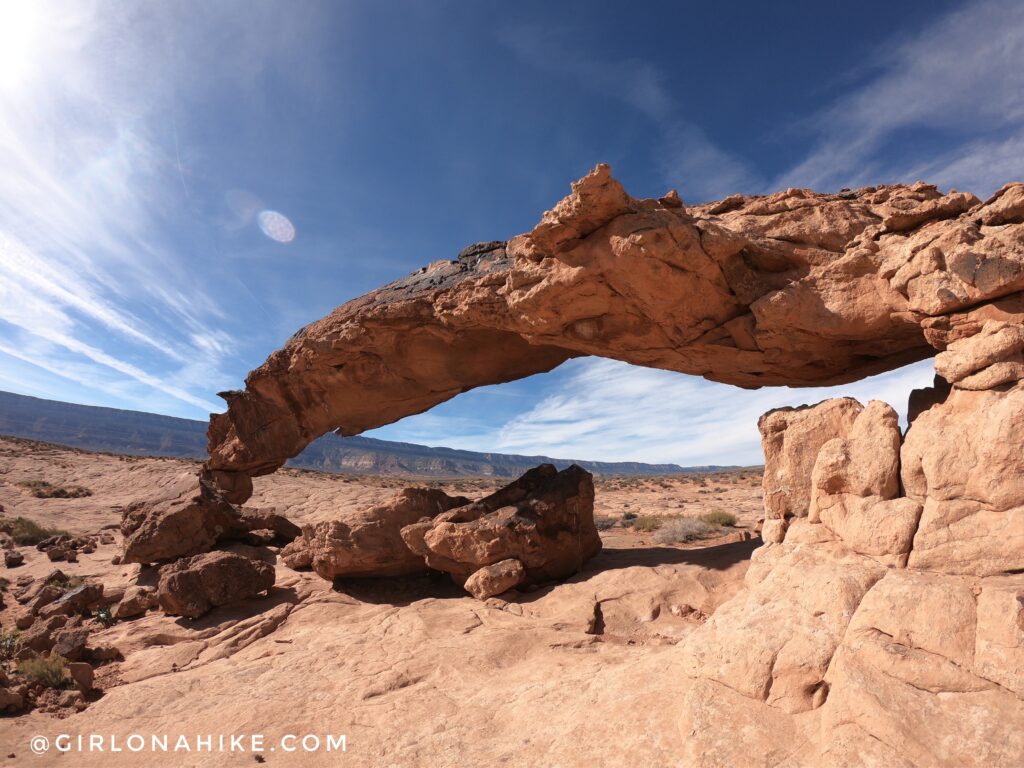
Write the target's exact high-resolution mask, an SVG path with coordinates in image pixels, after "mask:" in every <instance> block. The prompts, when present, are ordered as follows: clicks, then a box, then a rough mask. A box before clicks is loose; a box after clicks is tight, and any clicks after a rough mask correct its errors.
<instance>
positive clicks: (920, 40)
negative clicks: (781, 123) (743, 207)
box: [772, 0, 1024, 196]
mask: <svg viewBox="0 0 1024 768" xmlns="http://www.w3.org/2000/svg"><path fill="white" fill-rule="evenodd" d="M887 46H891V47H888V48H886V49H884V50H880V51H879V53H878V55H879V58H880V62H879V65H880V72H879V74H878V75H877V76H875V77H874V78H873V79H871V80H869V81H868V82H867V83H866V84H865V85H863V86H861V87H859V88H856V89H854V90H853V91H851V92H850V93H848V94H846V95H843V96H841V97H840V98H838V99H837V100H836V101H835V102H834V103H833V104H831V105H830V106H829V107H828V108H827V109H825V110H824V111H823V112H822V113H821V114H820V115H818V116H817V118H816V119H814V120H813V121H812V122H811V126H812V129H813V130H814V132H815V133H816V134H817V140H816V143H815V146H814V149H813V150H812V151H811V152H810V153H809V155H808V156H807V157H806V158H805V159H804V160H803V161H802V162H801V163H799V164H798V165H796V166H795V167H794V168H791V169H789V170H788V171H786V172H785V173H784V174H782V176H781V178H780V179H779V180H777V181H776V182H774V183H773V184H772V186H773V187H775V188H785V187H789V186H809V187H815V188H824V189H829V188H836V187H839V186H856V185H859V184H868V183H875V184H877V183H879V181H880V180H883V179H890V180H903V181H914V180H915V179H914V178H913V176H914V174H915V173H916V172H917V171H918V170H928V169H929V168H930V169H931V170H933V171H935V172H937V173H938V174H939V176H940V177H941V180H942V181H944V182H948V183H951V184H956V185H959V186H962V187H963V186H965V185H971V186H973V187H974V190H973V191H975V192H977V193H978V194H980V195H983V196H984V195H986V194H988V193H990V192H991V191H993V190H994V189H995V188H997V187H998V186H1000V185H1001V184H1002V183H1003V182H1005V181H1007V180H1009V179H1008V177H1007V174H1008V173H1011V172H1012V169H1008V168H1005V167H1000V166H998V165H996V164H994V163H993V162H992V158H991V157H990V156H988V155H986V154H985V150H986V149H992V148H993V146H996V147H998V141H999V140H1002V141H1006V140H1007V136H1006V135H1002V134H1006V133H1007V132H1008V133H1009V134H1010V138H1009V141H1010V144H1008V145H1005V146H1004V150H1006V149H1008V148H1010V147H1013V146H1019V142H1020V141H1021V140H1024V125H1022V121H1024V4H1021V3H1020V2H1018V1H1017V0H983V1H982V2H975V3H970V4H965V5H964V6H963V7H961V8H960V9H958V10H956V11H954V12H952V13H950V14H948V15H946V16H943V17H940V18H939V19H937V20H936V21H933V22H932V23H930V24H928V25H927V26H926V27H925V28H924V29H923V30H922V31H921V32H920V33H919V34H918V35H916V36H914V37H913V38H911V39H909V40H906V41H905V42H903V43H901V44H895V45H893V44H892V43H891V42H890V43H887ZM915 133H916V134H917V135H919V136H921V137H922V138H923V139H924V140H928V139H930V138H934V137H935V136H936V135H940V136H941V137H944V138H945V142H946V143H948V141H949V140H950V138H952V140H953V142H954V143H955V141H956V137H957V136H960V137H963V138H962V139H961V140H962V141H963V142H964V143H965V144H970V143H971V141H972V140H974V139H977V138H978V137H979V135H982V136H987V137H988V138H989V140H992V141H996V142H997V143H996V144H994V145H992V146H985V145H984V144H975V148H976V149H977V150H979V151H978V152H977V153H976V155H975V156H974V157H973V158H966V157H965V158H960V160H959V161H954V162H950V163H946V164H945V168H944V169H942V166H943V165H944V163H943V161H942V159H940V158H937V159H936V160H935V161H934V162H933V163H932V164H931V165H930V166H929V165H925V166H923V167H920V168H919V166H918V163H919V161H914V162H913V163H901V162H899V161H896V162H895V163H894V162H891V161H885V160H883V159H882V158H881V157H880V156H879V155H880V152H881V151H882V150H883V148H884V145H885V143H886V142H887V141H890V140H892V139H893V138H894V137H897V135H898V134H903V138H904V140H905V137H906V136H908V135H914V134H915ZM1015 166H1016V167H1017V168H1018V169H1019V168H1020V163H1019V161H1018V162H1016V163H1015Z"/></svg>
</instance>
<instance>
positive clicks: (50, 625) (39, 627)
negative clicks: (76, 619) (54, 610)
mask: <svg viewBox="0 0 1024 768" xmlns="http://www.w3.org/2000/svg"><path fill="white" fill-rule="evenodd" d="M67 623H68V617H67V616H50V617H48V618H45V619H39V620H38V621H36V622H34V623H33V624H32V626H31V627H30V628H29V629H28V631H26V632H25V633H24V634H22V636H21V646H22V647H23V648H25V649H28V650H29V651H35V652H36V653H42V652H43V651H48V650H50V649H51V648H52V647H53V643H54V637H53V635H54V633H55V632H57V631H58V630H60V629H62V628H63V627H65V626H67Z"/></svg>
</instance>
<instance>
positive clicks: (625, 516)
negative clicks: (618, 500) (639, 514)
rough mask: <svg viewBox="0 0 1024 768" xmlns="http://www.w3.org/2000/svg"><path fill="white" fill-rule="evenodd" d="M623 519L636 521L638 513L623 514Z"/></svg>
mask: <svg viewBox="0 0 1024 768" xmlns="http://www.w3.org/2000/svg"><path fill="white" fill-rule="evenodd" d="M622 519H623V520H636V512H623V513H622Z"/></svg>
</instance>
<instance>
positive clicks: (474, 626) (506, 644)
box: [0, 439, 762, 768]
mask: <svg viewBox="0 0 1024 768" xmlns="http://www.w3.org/2000/svg"><path fill="white" fill-rule="evenodd" d="M195 466H196V465H195V464H194V463H191V462H185V461H178V460H162V459H140V458H123V457H118V456H112V455H106V454H91V453H86V452H82V451H75V450H68V449H62V448H58V447H54V446H47V445H44V444H38V443H29V442H27V441H16V440H10V439H0V504H2V505H3V506H4V507H5V512H4V514H5V515H6V516H8V517H13V516H16V515H23V516H26V517H31V518H33V519H35V520H36V521H37V522H40V523H42V524H46V525H50V526H59V527H62V528H67V529H70V530H73V531H75V532H78V533H86V532H91V531H96V530H98V529H100V528H102V527H104V526H116V525H117V524H118V523H119V522H120V507H121V506H124V505H125V504H127V503H129V502H131V501H135V500H138V498H139V496H140V494H144V493H145V490H144V489H145V488H147V487H150V488H151V487H153V486H155V485H156V484H158V483H159V482H160V481H161V480H165V479H166V478H167V477H173V476H174V475H177V474H179V473H181V472H182V471H184V470H189V469H194V468H195ZM43 478H45V479H47V480H48V481H49V482H50V483H51V484H53V485H55V486H68V485H76V484H77V485H82V486H84V487H86V488H88V489H89V490H90V491H92V495H91V496H88V497H85V498H81V499H37V498H34V497H32V496H31V495H30V494H29V493H28V492H27V491H26V489H25V488H23V487H22V486H19V485H18V483H19V482H21V481H24V480H35V479H43ZM410 482H411V481H407V480H400V479H399V480H396V479H391V478H387V479H384V478H364V477H360V478H349V477H339V476H331V475H321V474H317V473H311V472H297V471H292V470H283V471H281V472H278V473H276V474H274V475H272V476H268V477H264V478H259V479H258V480H257V482H256V493H255V494H254V497H253V499H252V501H251V502H250V504H251V505H252V506H259V507H262V506H277V507H278V508H287V509H288V510H289V514H290V516H291V517H292V519H293V520H294V521H295V522H297V523H300V524H304V523H312V522H318V521H324V520H329V519H332V516H335V515H336V513H337V510H338V509H339V508H343V507H349V506H354V507H355V506H358V507H363V506H372V505H373V504H376V503H379V502H380V501H382V500H383V499H386V498H387V497H388V496H390V495H391V494H393V493H394V492H395V491H396V490H397V489H398V488H400V487H405V486H406V485H409V484H410ZM501 484H503V481H498V480H491V479H487V480H458V481H455V482H453V483H450V484H446V485H445V486H444V487H445V490H446V491H447V492H449V493H461V494H467V495H470V496H472V497H478V496H481V495H484V494H486V493H488V492H490V491H493V490H494V489H495V488H496V487H497V486H498V485H501ZM596 486H597V497H598V504H597V517H598V519H602V518H606V517H607V518H611V517H614V518H615V519H616V520H617V522H616V525H615V526H614V527H612V528H610V529H607V530H604V531H602V538H603V541H604V549H603V550H602V552H601V553H600V554H599V555H597V556H596V557H595V558H593V559H592V560H590V561H588V562H587V563H586V565H585V566H584V570H583V572H582V573H580V574H578V575H577V576H575V577H572V578H571V579H569V580H568V581H567V582H566V583H564V584H559V585H550V586H543V587H541V588H540V589H536V590H534V591H530V592H525V593H511V594H508V595H503V596H502V597H501V598H491V599H490V600H487V601H484V602H481V601H478V600H476V599H474V598H472V597H470V596H469V595H467V594H466V593H465V592H464V591H463V590H461V589H460V588H458V587H457V586H456V585H455V584H454V583H453V582H452V581H451V580H450V579H448V578H447V577H446V576H443V575H433V576H414V577H404V578H397V579H383V580H340V581H339V582H337V587H336V588H335V587H332V585H331V583H330V582H327V581H325V580H323V579H321V578H319V577H318V576H316V574H314V573H310V572H305V573H299V572H295V571H293V570H291V569H289V568H286V567H284V566H283V565H282V564H280V563H278V566H277V583H276V585H275V587H274V588H273V589H272V590H271V592H270V594H269V595H268V596H267V597H265V598H261V599H254V600H248V601H245V602H243V603H239V604H236V605H233V606H224V607H221V608H216V609H214V610H213V611H211V612H210V613H208V614H206V615H205V616H204V617H202V618H201V619H198V620H196V621H190V620H185V619H181V618H177V617H173V616H167V615H164V614H163V613H162V612H160V611H158V610H150V611H148V612H147V613H145V614H144V615H143V616H141V617H139V618H135V619H129V620H124V621H121V622H119V623H117V624H115V625H114V626H113V627H111V628H110V629H107V630H102V629H97V630H96V631H94V632H93V633H92V635H91V636H90V643H92V644H97V645H111V646H115V647H117V648H118V649H119V650H120V651H121V653H122V655H123V660H118V661H115V662H113V663H108V664H103V665H100V666H98V667H97V670H96V684H97V686H98V687H99V688H100V689H102V690H103V694H102V696H97V695H96V694H93V698H95V699H96V700H95V701H92V702H91V703H90V704H89V706H88V708H87V709H85V710H84V711H83V712H81V713H77V714H70V710H68V711H64V712H63V715H65V716H66V717H65V719H59V720H58V719H56V718H55V717H54V716H52V715H47V714H43V713H40V712H34V713H31V714H29V715H27V716H21V717H4V718H0V752H2V753H3V754H4V755H6V754H8V753H14V754H16V755H17V758H16V759H14V762H13V764H16V765H22V764H24V765H63V764H64V763H67V762H68V761H69V760H72V761H74V762H75V764H76V765H85V766H90V765H96V766H105V768H109V766H111V765H115V764H116V765H121V764H124V765H209V766H214V765H224V764H231V765H251V764H255V762H254V759H253V756H252V755H251V754H236V755H234V756H232V755H192V756H187V757H186V758H185V759H184V760H183V759H182V758H181V756H180V755H179V756H165V757H163V758H161V757H160V756H153V755H151V754H144V755H139V756H133V755H131V754H128V753H124V754H121V755H118V756H116V757H112V756H110V755H99V754H96V755H92V756H89V755H85V756H82V757H78V756H65V757H62V758H59V757H57V756H56V755H55V754H53V753H51V754H49V755H46V756H35V755H32V754H31V753H30V751H29V749H28V739H29V738H30V737H31V736H34V735H37V734H42V735H48V736H53V735H55V734H58V733H79V732H82V733H92V732H100V733H104V734H119V735H121V737H122V738H125V737H127V735H129V734H130V733H133V732H139V731H144V732H146V733H149V732H151V731H157V732H162V731H168V732H170V733H174V734H177V733H189V734H191V733H211V732H212V733H220V732H224V733H239V732H258V733H266V734H267V735H268V737H270V736H277V735H280V734H284V733H319V734H327V733H332V734H342V733H343V734H345V735H347V736H348V752H347V753H346V754H345V755H344V756H341V757H339V756H337V755H327V754H312V755H295V756H288V755H284V754H280V753H278V754H270V753H269V752H268V753H267V754H266V755H265V758H266V760H267V764H268V765H300V764H301V765H325V766H326V765H339V764H347V765H355V766H388V765H395V766H418V765H423V766H427V765H430V766H435V765H436V766H445V765H451V766H455V765H467V764H476V765H500V764H507V765H524V764H527V763H529V764H535V763H536V762H537V761H538V760H540V761H541V762H543V763H544V764H546V765H557V766H563V765H564V766H575V765H581V766H582V765H591V766H593V765H621V764H624V763H625V762H633V761H634V760H636V761H640V763H641V764H648V765H668V764H672V762H673V760H674V758H673V757H672V754H673V751H674V750H676V749H678V735H677V734H678V725H677V720H678V712H677V709H678V707H677V706H676V704H675V703H674V702H677V701H678V700H679V699H680V697H682V696H683V694H684V692H685V685H684V682H683V680H682V679H681V678H679V676H677V675H673V674H667V671H668V670H669V669H670V668H671V666H672V665H674V664H676V663H677V662H675V661H673V660H672V657H671V656H670V654H672V653H673V651H674V650H675V649H676V646H677V644H678V643H679V642H680V640H681V639H683V638H685V637H686V636H687V635H689V634H690V633H692V632H693V631H694V629H695V628H697V627H699V626H701V624H702V622H704V621H705V620H706V618H707V616H709V615H710V614H712V613H713V612H714V611H715V609H716V608H717V607H718V606H719V605H720V604H721V603H722V602H723V601H725V600H726V599H728V598H729V597H730V596H732V595H733V594H735V592H736V591H737V590H738V589H739V587H740V585H741V583H742V578H743V574H744V572H745V571H746V569H747V566H748V562H749V557H750V553H751V551H752V549H753V548H754V546H755V544H756V543H757V540H756V538H754V539H753V540H746V541H743V540H740V541H736V539H740V538H741V537H743V536H751V535H752V534H753V529H754V528H755V527H756V524H757V520H758V518H759V517H760V516H761V514H762V513H761V509H760V473H759V472H755V471H749V470H745V471H737V472H731V473H722V474H719V475H715V476H709V477H705V476H695V477H683V478H611V479H607V480H602V479H600V478H599V479H597V482H596ZM140 489H141V490H140ZM298 499H301V500H302V503H301V504H300V503H297V500H298ZM725 509H729V510H732V511H733V512H734V513H736V514H737V516H738V517H739V520H738V522H737V528H736V530H735V531H734V532H729V533H726V534H725V535H724V536H720V537H718V538H713V539H709V540H705V541H699V542H694V543H691V544H686V545H666V544H659V543H657V542H655V541H654V538H653V537H654V533H653V532H650V531H636V530H633V529H631V528H623V527H622V513H623V512H629V513H631V514H638V515H639V516H662V517H666V518H671V517H672V516H675V515H678V514H680V513H681V512H685V514H687V515H699V514H703V513H705V512H708V511H712V510H716V511H722V510H725ZM730 530H731V529H730ZM114 533H116V531H114ZM119 539H120V537H119V536H118V541H119ZM228 549H229V550H231V551H235V552H240V553H244V554H248V555H256V556H259V557H264V558H266V557H268V553H267V552H266V551H261V550H259V549H256V548H254V547H249V546H246V545H244V544H233V545H231V546H229V547H228ZM19 551H21V552H24V553H25V556H26V560H25V564H24V565H23V566H20V567H18V568H14V569H9V570H6V571H3V570H2V569H0V571H2V573H0V575H4V576H6V577H8V578H11V579H12V580H13V579H14V578H15V577H17V576H20V575H23V574H30V575H33V576H35V577H36V578H41V577H44V576H45V575H46V574H47V573H49V572H50V571H51V570H52V569H53V568H54V567H55V566H59V567H60V568H61V570H63V571H64V572H65V573H66V574H68V575H69V576H90V577H94V578H95V579H98V580H100V581H102V582H103V584H104V586H105V588H106V591H107V592H108V593H112V592H113V593H116V592H117V591H118V590H121V589H124V588H125V587H126V586H127V585H129V584H130V583H136V582H137V583H139V584H142V585H155V583H156V578H155V573H154V569H148V570H146V571H143V569H142V568H141V567H140V566H139V565H135V564H132V565H126V566H121V565H113V564H111V562H110V560H111V558H112V557H113V556H115V555H116V554H118V553H119V552H120V547H119V543H115V544H111V545H100V546H99V547H98V549H97V550H96V552H94V553H91V554H83V555H80V557H79V560H78V562H76V563H64V562H60V563H51V562H50V561H49V560H48V559H47V557H46V556H45V555H43V554H42V553H40V552H38V551H36V550H35V548H33V547H21V548H19ZM6 602H7V605H8V607H7V608H6V609H4V610H3V611H0V626H2V628H3V629H7V628H9V627H8V625H9V624H11V623H12V618H11V617H12V614H13V613H14V612H15V611H16V610H18V609H16V608H14V607H13V606H14V605H16V604H15V603H14V601H13V600H11V599H10V596H9V595H8V596H7V599H6ZM9 762H10V761H9Z"/></svg>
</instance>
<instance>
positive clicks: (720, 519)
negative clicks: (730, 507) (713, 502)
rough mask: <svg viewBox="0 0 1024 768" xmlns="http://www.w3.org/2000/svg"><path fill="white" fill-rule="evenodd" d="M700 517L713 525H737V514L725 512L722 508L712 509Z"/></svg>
mask: <svg viewBox="0 0 1024 768" xmlns="http://www.w3.org/2000/svg"><path fill="white" fill-rule="evenodd" d="M700 519H701V520H703V521H704V522H705V523H710V524H711V525H727V526H730V527H731V526H733V525H736V515H733V514H730V513H729V512H723V511H722V510H720V509H715V510H712V511H711V512H708V513H707V514H706V515H701V516H700Z"/></svg>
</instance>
